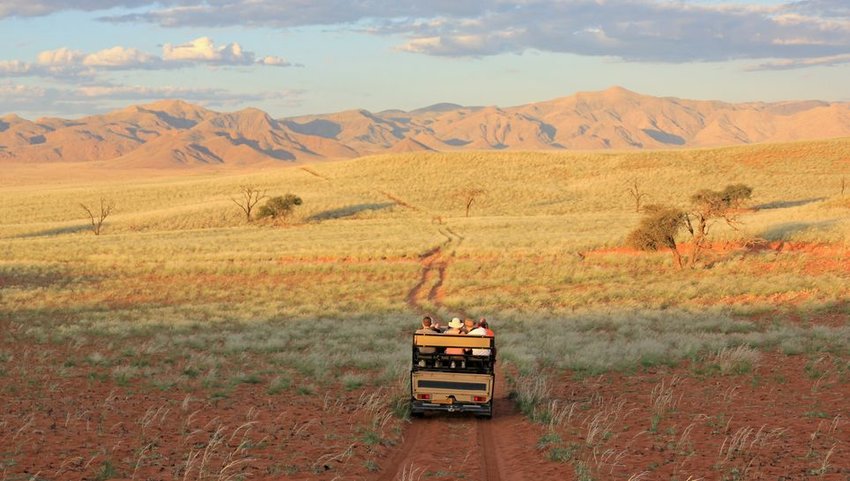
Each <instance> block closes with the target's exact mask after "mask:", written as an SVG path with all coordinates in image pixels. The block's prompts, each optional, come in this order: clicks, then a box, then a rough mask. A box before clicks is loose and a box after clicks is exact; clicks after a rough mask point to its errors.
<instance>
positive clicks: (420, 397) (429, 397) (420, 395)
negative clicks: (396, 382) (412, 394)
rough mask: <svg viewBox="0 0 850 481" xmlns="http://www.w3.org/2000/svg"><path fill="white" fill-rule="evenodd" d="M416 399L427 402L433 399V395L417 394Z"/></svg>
mask: <svg viewBox="0 0 850 481" xmlns="http://www.w3.org/2000/svg"><path fill="white" fill-rule="evenodd" d="M416 399H424V400H426V401H427V400H429V399H431V395H430V394H417V395H416Z"/></svg>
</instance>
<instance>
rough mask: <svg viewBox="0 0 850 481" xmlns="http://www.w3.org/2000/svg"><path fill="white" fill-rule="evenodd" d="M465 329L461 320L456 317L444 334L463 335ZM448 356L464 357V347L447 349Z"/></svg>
mask: <svg viewBox="0 0 850 481" xmlns="http://www.w3.org/2000/svg"><path fill="white" fill-rule="evenodd" d="M461 328H463V323H462V322H461V321H460V319H459V318H457V317H455V318H454V319H452V320H451V321H449V328H448V329H447V330H446V332H444V333H443V334H455V335H457V334H463V331H462V330H461ZM446 354H447V355H450V356H463V348H462V347H447V348H446Z"/></svg>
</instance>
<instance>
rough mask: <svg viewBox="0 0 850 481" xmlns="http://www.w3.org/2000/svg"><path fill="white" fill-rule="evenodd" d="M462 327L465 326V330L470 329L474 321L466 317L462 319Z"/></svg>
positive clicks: (473, 326) (473, 325) (472, 327)
mask: <svg viewBox="0 0 850 481" xmlns="http://www.w3.org/2000/svg"><path fill="white" fill-rule="evenodd" d="M463 327H464V328H466V330H467V331H471V330H473V329H475V321H473V320H472V319H470V318H468V317H467V318H466V319H464V320H463Z"/></svg>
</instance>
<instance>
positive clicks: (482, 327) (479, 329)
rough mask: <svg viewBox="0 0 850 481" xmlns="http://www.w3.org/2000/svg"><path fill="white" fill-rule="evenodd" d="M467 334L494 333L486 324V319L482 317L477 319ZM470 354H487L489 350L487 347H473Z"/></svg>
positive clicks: (486, 335) (483, 334) (491, 335)
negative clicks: (476, 322)
mask: <svg viewBox="0 0 850 481" xmlns="http://www.w3.org/2000/svg"><path fill="white" fill-rule="evenodd" d="M467 335H468V336H484V337H493V336H494V333H493V331H491V330H490V327H489V326H488V324H487V319H484V318H483V317H482V318H481V319H480V320H479V321H478V324H477V325H476V326H475V328H474V329H472V330H471V331H469V332H468V333H467ZM472 355H473V356H489V355H490V350H489V349H473V350H472Z"/></svg>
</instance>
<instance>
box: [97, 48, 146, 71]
mask: <svg viewBox="0 0 850 481" xmlns="http://www.w3.org/2000/svg"><path fill="white" fill-rule="evenodd" d="M160 63H161V60H160V59H159V58H157V57H156V56H154V55H151V54H149V53H145V52H142V51H141V50H138V49H135V48H124V47H112V48H107V49H105V50H101V51H99V52H95V53H92V54H89V55H86V56H85V57H83V61H82V64H83V65H85V66H87V67H106V68H146V67H151V66H154V65H160Z"/></svg>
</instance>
